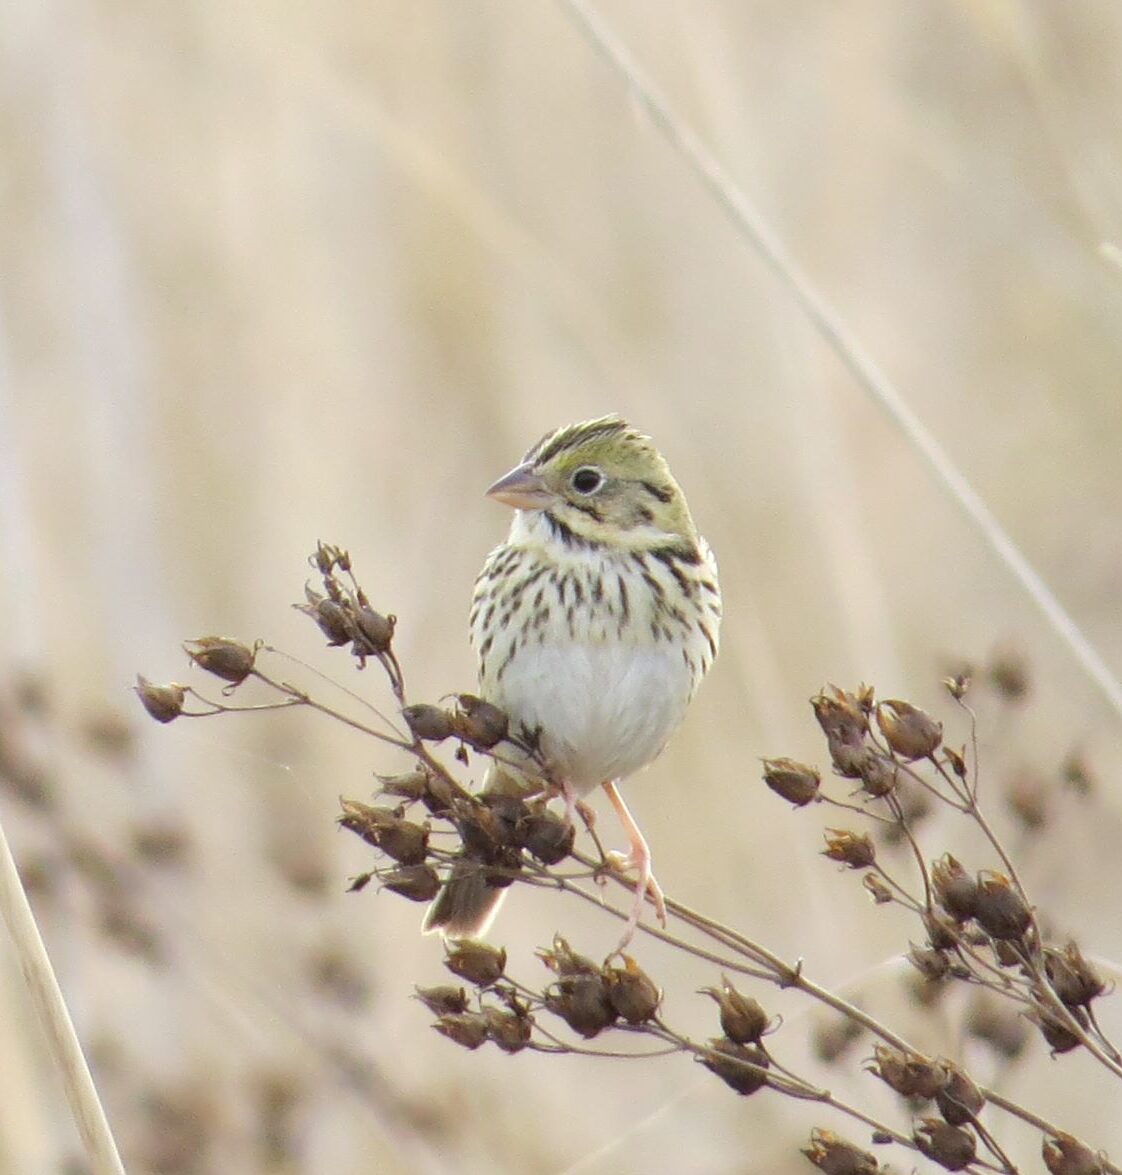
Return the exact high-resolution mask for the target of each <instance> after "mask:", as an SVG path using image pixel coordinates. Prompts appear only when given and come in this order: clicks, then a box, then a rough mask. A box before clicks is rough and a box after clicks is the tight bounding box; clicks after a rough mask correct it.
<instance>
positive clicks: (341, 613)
mask: <svg viewBox="0 0 1122 1175" xmlns="http://www.w3.org/2000/svg"><path fill="white" fill-rule="evenodd" d="M304 596H305V598H306V600H307V603H306V604H294V605H293V607H294V608H295V609H296V611H297V612H303V613H304V615H305V616H310V617H311V618H312V619H313V620H314V621H315V622H316V624H317V625H318V627H319V630H320V632H322V633H323V635H324V636H325V637H327V643H328V644H329V645H331V646H332V647H337V646H339V645H345V644H346V643H347V642H348V641H349V640H350V639H351V632H352V624H351V618H350V616H349V615H348V613H347V610H346V608H344V607H343V605H342V604H340V603H339V601H338V600H332V599H329V598H328V597H327V596H321V595H320V594H319V592H315V591H312V589H311V588H307V587H306V588H305V589H304Z"/></svg>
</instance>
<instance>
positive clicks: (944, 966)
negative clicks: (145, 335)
mask: <svg viewBox="0 0 1122 1175" xmlns="http://www.w3.org/2000/svg"><path fill="white" fill-rule="evenodd" d="M911 948H912V949H911V950H910V951H908V956H907V958H908V962H909V963H911V965H912V966H913V967H914V968H915V969H916V970H917V971H918V972H919V973H920V975H922V976H923V977H924V979H931V980H937V979H943V978H945V977H946V975H947V972H948V971H949V970H950V968H951V959H950V956H949V955H948V954H947V953H946V952H945V951H936V950H932V949H931V948H929V947H917V946H916V945H915V943H912V944H911Z"/></svg>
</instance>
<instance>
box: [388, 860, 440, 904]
mask: <svg viewBox="0 0 1122 1175" xmlns="http://www.w3.org/2000/svg"><path fill="white" fill-rule="evenodd" d="M378 876H379V877H380V878H381V881H382V885H383V887H384V888H385V889H388V890H390V891H392V892H393V893H396V894H400V895H401V896H402V897H403V898H408V899H409V900H410V901H411V902H431V901H432V900H433V898H435V897H436V895H437V894H438V893H439V892H440V875H439V874H438V873H437V871H436V870H435V869H434V868H433V867H432V866H431V865H399V866H398V867H397V868H396V869H387V870H385V872H383V873H380V874H379V875H378Z"/></svg>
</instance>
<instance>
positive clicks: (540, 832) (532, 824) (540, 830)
mask: <svg viewBox="0 0 1122 1175" xmlns="http://www.w3.org/2000/svg"><path fill="white" fill-rule="evenodd" d="M514 835H515V840H516V841H517V843H518V844H520V845H521V846H522V848H524V849H525V850H526V851H527V852H528V853H529V854H530V856H531V857H533V858H534V859H535V860H536V861H540V862H541V863H542V864H543V865H556V864H557V863H558V862H559V861H563V860H564V859H565V858H566V857H567V856H568V855H569V854H570V853H571V852H572V851H573V842H574V841H575V840H576V835H577V830H576V829H575V828H574V827H573V826H572V825H571V824H570V823H569V822H568V821H567V820H565V819H563V818H562V817H560V816H558V815H557V814H556V813H555V812H550V811H548V810H546V809H542V810H541V811H537V812H530V813H528V814H527V815H526V816H525V817H524V818H523V819H522V820H520V821H519V822H518V827H517V829H516V830H515V834H514Z"/></svg>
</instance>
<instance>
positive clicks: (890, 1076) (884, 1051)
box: [870, 1044, 949, 1099]
mask: <svg viewBox="0 0 1122 1175" xmlns="http://www.w3.org/2000/svg"><path fill="white" fill-rule="evenodd" d="M870 1072H871V1073H873V1074H875V1075H876V1076H877V1077H879V1078H880V1079H881V1081H883V1082H884V1083H885V1085H887V1086H888V1087H889V1089H894V1090H895V1091H896V1092H897V1093H898V1094H900V1095H901V1096H902V1097H918V1098H924V1099H927V1098H933V1097H934V1096H935V1095H936V1094H937V1093H938V1092H939V1090H940V1089H942V1088H943V1086H944V1085H946V1083H947V1081H948V1078H949V1074H948V1073H947V1070H946V1068H945V1067H944V1066H943V1065H942V1064H940V1063H939V1062H938V1061H930V1060H928V1059H927V1057H925V1056H923V1055H922V1054H921V1053H904V1052H901V1051H900V1050H899V1049H895V1048H892V1047H890V1046H889V1045H886V1044H878V1045H876V1046H875V1048H874V1049H873V1064H872V1067H871V1068H870Z"/></svg>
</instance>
